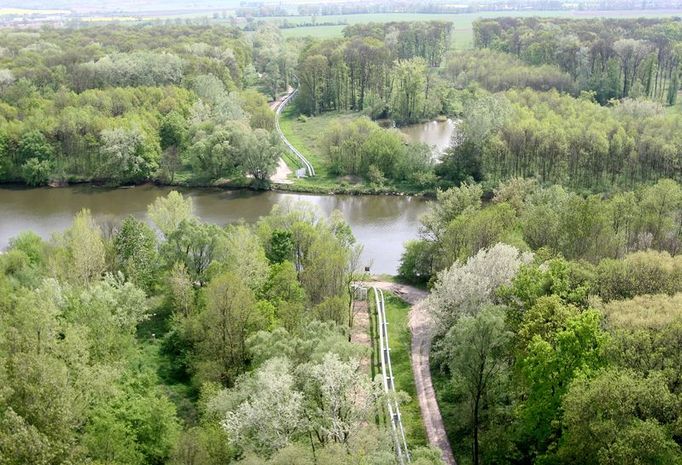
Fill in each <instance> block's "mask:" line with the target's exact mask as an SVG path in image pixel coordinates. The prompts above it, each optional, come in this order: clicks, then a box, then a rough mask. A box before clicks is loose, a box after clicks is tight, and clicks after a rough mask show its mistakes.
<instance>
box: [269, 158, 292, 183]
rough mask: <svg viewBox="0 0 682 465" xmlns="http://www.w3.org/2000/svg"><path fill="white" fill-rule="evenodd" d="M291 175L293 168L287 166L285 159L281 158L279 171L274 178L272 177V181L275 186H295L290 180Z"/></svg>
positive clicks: (278, 165)
mask: <svg viewBox="0 0 682 465" xmlns="http://www.w3.org/2000/svg"><path fill="white" fill-rule="evenodd" d="M291 173H293V171H291V168H289V167H288V166H287V163H286V162H285V161H284V158H280V159H279V161H278V162H277V170H276V171H275V173H274V174H273V175H272V176H270V181H272V182H274V183H275V184H293V183H294V181H292V180H291V179H289V175H290V174H291Z"/></svg>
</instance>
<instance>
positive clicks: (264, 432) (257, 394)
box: [213, 358, 305, 455]
mask: <svg viewBox="0 0 682 465" xmlns="http://www.w3.org/2000/svg"><path fill="white" fill-rule="evenodd" d="M224 394H225V398H223V399H221V398H220V397H221V396H219V397H218V398H217V399H215V400H214V401H213V402H214V404H216V403H217V404H220V403H223V404H224V405H225V402H226V403H227V408H232V410H230V411H227V413H226V414H225V417H224V419H223V421H222V422H221V425H222V427H223V428H224V429H225V430H226V431H227V433H228V436H229V438H230V441H232V442H233V443H235V444H238V445H240V446H242V447H244V448H247V449H253V450H255V451H256V452H258V453H261V454H264V455H270V454H271V453H272V452H274V451H276V450H279V449H281V448H283V447H285V446H287V445H288V444H289V443H290V442H291V441H292V439H294V437H295V436H296V435H297V433H299V432H301V430H302V429H303V428H304V426H305V421H304V419H303V394H302V393H301V392H300V391H298V390H297V389H296V387H295V379H294V376H293V375H292V373H291V362H289V360H287V359H285V358H274V359H271V360H269V361H267V362H266V363H265V364H264V365H263V366H262V367H260V368H259V369H258V370H256V371H255V372H253V373H252V374H251V375H250V376H247V377H244V378H242V379H241V380H240V381H239V382H238V384H237V387H236V389H235V390H233V391H232V392H229V393H228V392H227V391H224ZM230 404H231V405H230ZM217 408H220V407H217V406H216V405H214V406H213V409H217Z"/></svg>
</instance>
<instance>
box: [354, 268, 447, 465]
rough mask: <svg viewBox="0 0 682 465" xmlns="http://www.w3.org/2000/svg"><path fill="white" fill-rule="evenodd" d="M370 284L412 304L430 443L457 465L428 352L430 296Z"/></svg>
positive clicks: (415, 366) (415, 367)
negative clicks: (428, 306)
mask: <svg viewBox="0 0 682 465" xmlns="http://www.w3.org/2000/svg"><path fill="white" fill-rule="evenodd" d="M367 285H368V286H376V287H378V288H379V289H384V290H387V291H391V292H393V293H395V294H396V295H397V296H398V297H400V298H401V299H403V300H404V301H406V302H407V303H409V304H410V305H412V309H411V310H410V315H409V325H410V331H411V333H412V349H411V350H412V352H411V359H412V371H413V373H414V382H415V385H416V388H417V397H418V399H419V408H420V410H421V414H422V420H423V421H424V427H425V428H426V435H427V436H428V439H429V444H431V445H432V446H435V447H437V448H438V449H440V451H441V453H442V455H443V460H444V461H445V463H446V464H447V465H457V461H456V460H455V456H454V454H453V453H452V448H451V447H450V442H448V436H447V434H446V433H445V426H444V425H443V418H442V417H441V414H440V408H439V407H438V401H437V400H436V392H435V390H434V388H433V382H432V380H431V368H430V365H429V352H430V350H431V335H432V331H431V325H432V320H431V317H430V316H429V314H428V312H427V310H426V305H425V300H424V299H426V297H427V296H428V293H427V292H426V291H423V290H421V289H417V288H416V287H412V286H407V285H403V284H395V283H391V282H386V281H378V282H370V283H367Z"/></svg>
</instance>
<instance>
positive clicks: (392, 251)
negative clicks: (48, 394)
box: [0, 186, 428, 274]
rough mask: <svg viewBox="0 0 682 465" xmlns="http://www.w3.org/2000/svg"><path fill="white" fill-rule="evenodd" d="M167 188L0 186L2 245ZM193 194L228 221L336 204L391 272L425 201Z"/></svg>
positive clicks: (112, 211)
mask: <svg viewBox="0 0 682 465" xmlns="http://www.w3.org/2000/svg"><path fill="white" fill-rule="evenodd" d="M171 190H172V189H171V188H167V187H155V186H138V187H134V188H130V189H107V188H97V187H92V186H74V187H65V188H60V189H49V188H40V189H11V188H0V249H2V248H5V247H6V246H7V244H8V243H9V239H10V238H11V237H14V236H16V235H17V234H19V233H20V232H21V231H26V230H32V231H35V232H36V233H38V234H40V235H41V236H43V237H45V238H48V237H49V236H50V235H51V234H53V233H55V232H58V231H62V230H64V229H65V228H67V227H68V226H69V225H70V224H71V221H72V219H73V216H74V215H75V214H76V213H77V212H78V211H80V210H81V209H83V208H88V209H90V211H92V213H93V215H94V217H95V219H96V220H97V221H98V222H101V223H104V224H111V223H117V222H119V221H120V220H121V219H122V218H124V217H125V216H127V215H133V216H135V217H137V218H144V217H145V215H146V211H147V205H149V204H150V203H152V202H153V201H154V199H155V198H156V197H159V196H163V195H166V194H167V193H168V192H169V191H171ZM181 192H182V193H183V194H185V195H189V196H190V197H192V199H193V201H194V209H195V213H196V214H197V215H198V216H199V217H200V218H202V219H203V220H204V221H208V222H211V223H216V224H221V225H224V224H228V223H233V222H236V221H239V220H241V219H243V220H244V221H246V222H255V221H257V220H258V218H260V217H261V216H264V215H267V214H268V213H269V212H270V210H271V209H272V207H273V206H274V205H276V204H278V203H280V202H284V201H287V200H294V201H305V202H308V203H311V204H313V205H315V206H317V207H318V208H319V209H320V210H321V211H322V212H323V213H324V214H327V215H328V214H329V213H331V212H332V211H333V210H335V209H338V210H340V211H341V213H342V214H343V216H344V218H345V219H346V221H348V223H349V224H350V225H351V227H352V228H353V232H354V233H355V236H356V237H357V238H358V241H359V242H361V243H362V244H363V245H364V248H365V250H364V252H363V257H362V258H363V263H362V264H363V265H367V264H370V263H371V264H372V272H374V273H390V274H395V273H396V271H397V268H398V262H399V260H400V255H401V253H402V249H403V243H404V242H405V241H407V240H409V239H413V238H415V237H416V236H417V231H418V227H419V218H420V216H421V215H422V214H423V213H424V212H425V211H426V209H427V208H428V207H427V202H425V201H424V200H422V199H418V198H412V197H394V196H342V195H339V196H325V195H303V194H290V193H277V192H252V191H246V190H239V191H226V190H218V189H184V190H183V189H181Z"/></svg>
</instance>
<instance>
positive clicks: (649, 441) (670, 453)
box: [558, 370, 682, 464]
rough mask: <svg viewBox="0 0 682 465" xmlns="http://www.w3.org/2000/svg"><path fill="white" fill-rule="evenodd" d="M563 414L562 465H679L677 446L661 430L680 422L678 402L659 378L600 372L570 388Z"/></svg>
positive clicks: (617, 371)
mask: <svg viewBox="0 0 682 465" xmlns="http://www.w3.org/2000/svg"><path fill="white" fill-rule="evenodd" d="M564 410H565V414H564V427H565V434H564V436H563V441H562V443H561V446H560V448H559V450H558V455H559V457H561V459H562V460H563V461H564V462H571V461H573V460H580V461H581V462H583V463H586V464H611V463H625V462H634V463H637V462H639V463H651V464H664V463H671V464H672V463H680V456H681V455H682V453H681V450H680V446H679V444H677V443H676V442H675V441H674V439H673V438H672V437H671V434H670V431H669V430H668V429H667V428H666V425H672V424H674V423H675V421H679V399H676V398H675V397H674V396H673V395H672V394H671V393H670V392H669V391H668V388H667V387H666V385H665V383H664V382H663V381H662V379H661V378H660V377H657V376H651V377H648V378H644V377H642V376H640V375H636V374H634V373H631V372H628V371H621V370H606V371H603V372H601V373H600V374H599V375H598V376H596V377H595V378H594V379H592V380H589V381H588V380H579V381H577V382H576V383H575V384H574V385H572V386H571V389H570V391H569V392H568V394H567V395H566V397H565V400H564Z"/></svg>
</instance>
